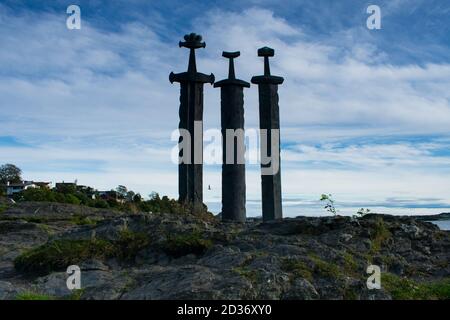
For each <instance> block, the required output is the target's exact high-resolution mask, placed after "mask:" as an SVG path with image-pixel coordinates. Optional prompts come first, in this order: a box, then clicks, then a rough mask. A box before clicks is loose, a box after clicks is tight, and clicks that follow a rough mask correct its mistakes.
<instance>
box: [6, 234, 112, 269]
mask: <svg viewBox="0 0 450 320" xmlns="http://www.w3.org/2000/svg"><path fill="white" fill-rule="evenodd" d="M113 252H114V247H113V245H112V244H111V243H110V242H108V241H104V240H95V239H93V240H55V241H52V242H49V243H46V244H44V245H42V246H39V247H37V248H34V249H31V250H29V251H27V252H25V253H23V254H21V255H20V256H18V257H17V258H16V259H15V260H14V267H15V268H16V269H17V270H18V271H21V272H25V273H30V274H36V275H45V274H48V273H50V272H52V271H60V270H65V269H66V268H67V267H68V266H70V265H72V264H78V263H80V262H81V261H84V260H87V259H91V258H105V257H107V256H110V255H112V253H113Z"/></svg>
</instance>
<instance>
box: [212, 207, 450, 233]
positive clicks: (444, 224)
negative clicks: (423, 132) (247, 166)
mask: <svg viewBox="0 0 450 320" xmlns="http://www.w3.org/2000/svg"><path fill="white" fill-rule="evenodd" d="M206 205H207V206H208V209H209V211H211V212H212V213H214V214H218V213H219V212H220V211H221V209H222V205H221V203H220V202H217V201H207V202H206ZM361 207H364V208H367V209H370V211H371V212H372V213H384V214H392V215H400V216H401V215H408V216H410V215H411V216H412V215H435V214H440V213H442V212H450V208H408V207H383V206H363V205H361V206H359V207H356V206H339V205H337V206H336V208H337V209H338V214H340V215H342V216H351V215H354V214H356V212H357V211H358V210H359V209H360V208H361ZM246 209H247V217H260V216H261V214H262V213H261V212H262V210H261V203H260V201H253V200H250V201H247V205H246ZM328 215H330V213H328V212H327V211H326V210H325V209H324V208H323V205H322V204H320V203H318V204H313V203H302V204H299V203H292V202H289V201H287V202H286V203H284V204H283V216H284V217H291V218H293V217H297V216H309V217H320V216H328ZM431 222H432V223H435V224H437V225H438V226H439V228H440V229H441V230H450V220H441V221H431Z"/></svg>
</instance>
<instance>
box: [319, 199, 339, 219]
mask: <svg viewBox="0 0 450 320" xmlns="http://www.w3.org/2000/svg"><path fill="white" fill-rule="evenodd" d="M320 201H322V202H325V206H324V207H323V208H324V209H325V210H327V211H328V212H330V213H331V214H333V215H334V216H336V215H337V212H338V211H337V210H336V208H335V206H334V200H333V196H332V195H331V194H322V195H321V196H320Z"/></svg>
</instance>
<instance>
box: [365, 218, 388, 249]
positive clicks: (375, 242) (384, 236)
mask: <svg viewBox="0 0 450 320" xmlns="http://www.w3.org/2000/svg"><path fill="white" fill-rule="evenodd" d="M391 237H392V234H391V232H390V231H389V229H388V228H387V227H386V224H385V223H384V220H383V218H381V217H379V218H378V219H377V220H376V222H375V226H374V228H373V233H372V235H371V248H370V252H371V254H375V253H378V252H380V250H381V247H382V245H383V244H384V243H385V242H386V240H388V239H390V238H391Z"/></svg>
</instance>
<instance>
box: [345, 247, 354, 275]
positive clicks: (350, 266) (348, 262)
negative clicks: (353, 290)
mask: <svg viewBox="0 0 450 320" xmlns="http://www.w3.org/2000/svg"><path fill="white" fill-rule="evenodd" d="M342 259H343V261H344V271H345V273H346V274H351V275H353V274H355V273H357V271H358V263H357V262H356V261H355V258H354V257H353V255H352V254H350V253H348V252H344V253H343V254H342Z"/></svg>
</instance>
